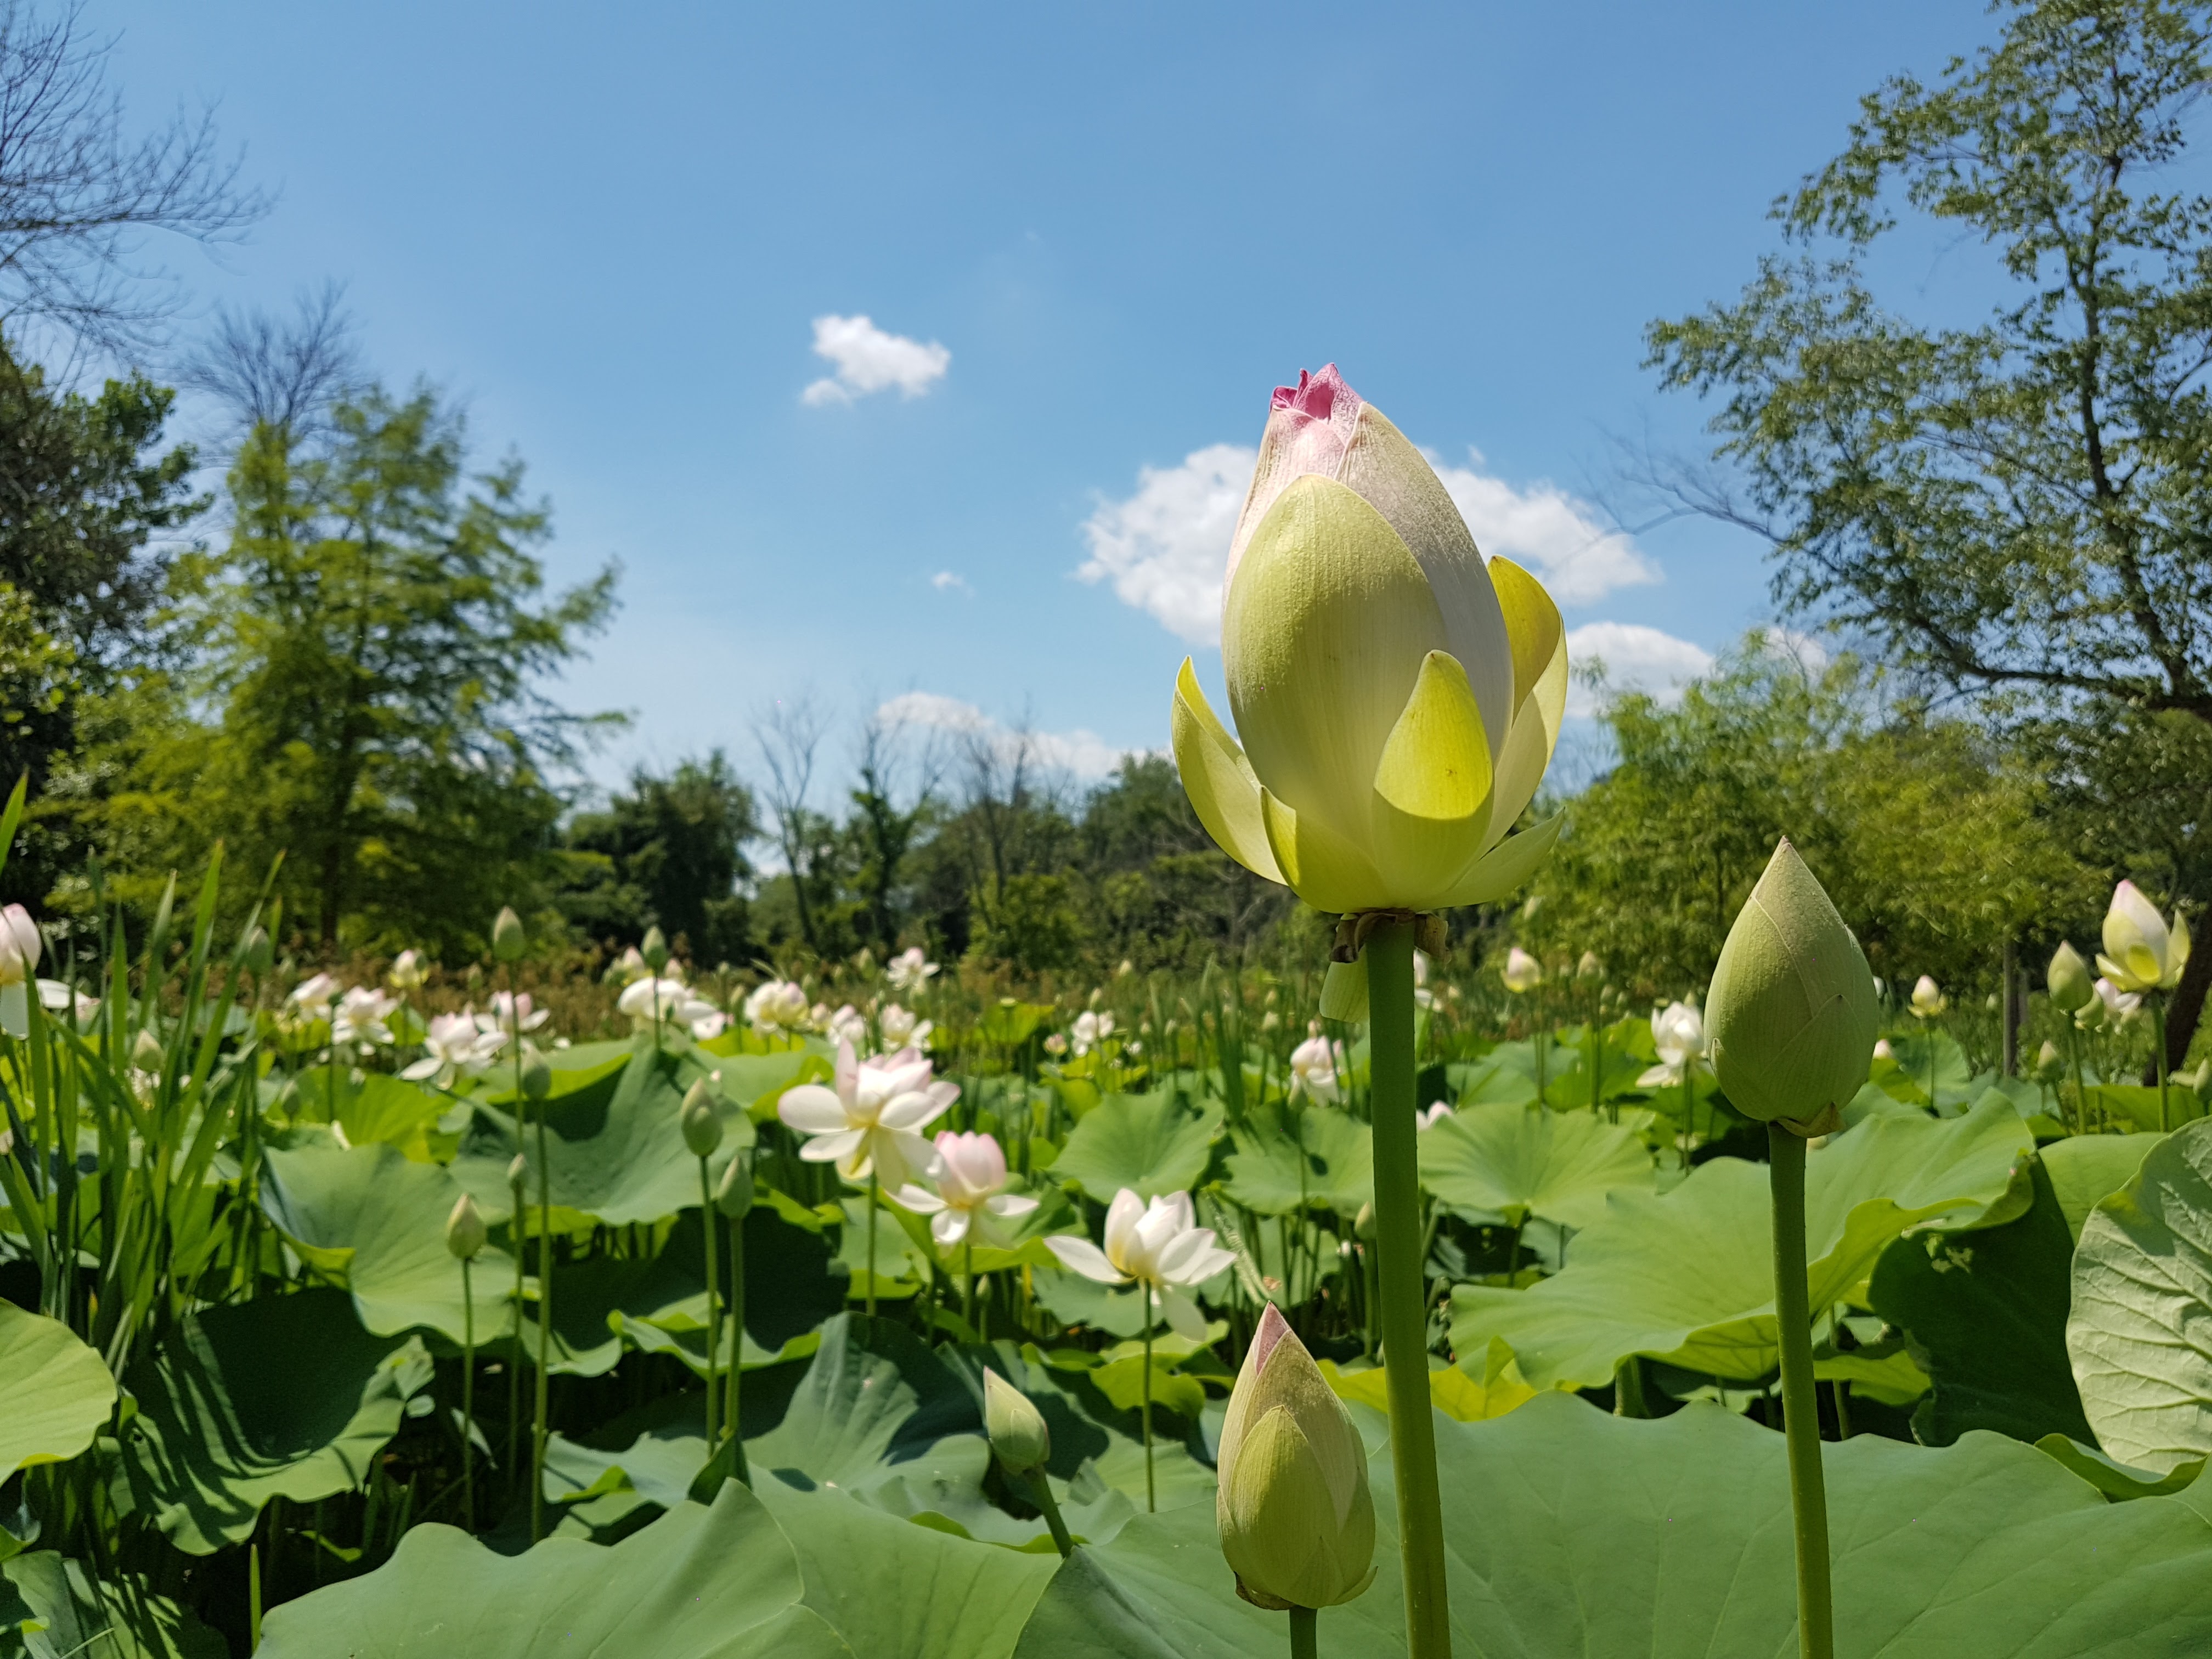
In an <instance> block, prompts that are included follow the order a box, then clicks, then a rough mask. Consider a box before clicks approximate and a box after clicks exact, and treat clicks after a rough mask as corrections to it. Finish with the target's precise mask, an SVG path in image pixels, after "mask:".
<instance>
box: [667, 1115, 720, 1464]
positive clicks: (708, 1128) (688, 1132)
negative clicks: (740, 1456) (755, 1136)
mask: <svg viewBox="0 0 2212 1659" xmlns="http://www.w3.org/2000/svg"><path fill="white" fill-rule="evenodd" d="M678 1127H681V1129H682V1130H683V1132H684V1146H685V1147H686V1149H688V1150H689V1151H690V1154H691V1156H692V1157H694V1158H697V1159H698V1160H699V1231H700V1236H701V1237H702V1240H703V1241H704V1248H705V1255H706V1258H707V1402H706V1403H707V1446H708V1450H709V1451H710V1452H711V1451H712V1450H713V1449H714V1444H715V1443H716V1441H717V1440H718V1439H719V1438H720V1436H719V1435H718V1434H717V1433H716V1431H715V1421H714V1413H715V1410H716V1408H717V1407H719V1405H720V1400H719V1399H718V1398H717V1392H718V1391H717V1386H716V1380H715V1376H714V1367H715V1363H716V1360H717V1358H719V1356H720V1353H721V1349H722V1301H721V1285H720V1266H719V1264H720V1260H721V1252H720V1250H718V1249H716V1248H715V1239H714V1217H715V1214H716V1211H715V1207H714V1177H713V1176H711V1175H710V1174H708V1170H707V1160H708V1158H712V1157H713V1156H714V1152H715V1149H716V1148H717V1147H719V1146H721V1144H722V1120H721V1119H720V1117H719V1116H717V1115H715V1112H714V1093H713V1091H711V1090H710V1089H708V1086H707V1079H705V1078H701V1079H698V1080H697V1081H696V1082H695V1083H693V1084H692V1085H691V1086H690V1088H689V1089H687V1090H686V1091H684V1107H683V1109H682V1110H681V1111H680V1112H679V1113H678Z"/></svg>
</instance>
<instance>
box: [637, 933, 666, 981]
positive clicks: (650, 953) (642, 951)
mask: <svg viewBox="0 0 2212 1659" xmlns="http://www.w3.org/2000/svg"><path fill="white" fill-rule="evenodd" d="M637 953H638V955H639V956H640V957H642V958H644V961H645V965H646V966H647V967H648V968H650V969H653V972H654V973H656V974H657V973H659V971H660V970H661V969H664V968H665V967H666V966H668V940H667V939H666V937H665V935H664V934H663V933H661V931H660V929H659V928H658V927H648V928H647V929H646V930H645V938H644V939H643V940H642V941H641V943H640V944H639V945H638V947H637Z"/></svg>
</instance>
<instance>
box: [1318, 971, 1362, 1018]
mask: <svg viewBox="0 0 2212 1659" xmlns="http://www.w3.org/2000/svg"><path fill="white" fill-rule="evenodd" d="M1321 1017H1322V1018H1323V1019H1335V1020H1341V1021H1343V1022H1344V1023H1345V1024H1347V1025H1357V1024H1360V1023H1361V1022H1362V1021H1364V1020H1365V1019H1366V1018H1367V959H1366V958H1365V957H1361V958H1360V959H1359V960H1358V961H1357V962H1332V963H1329V964H1328V973H1327V974H1325V975H1322V981H1321Z"/></svg>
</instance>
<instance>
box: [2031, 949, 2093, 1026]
mask: <svg viewBox="0 0 2212 1659" xmlns="http://www.w3.org/2000/svg"><path fill="white" fill-rule="evenodd" d="M2043 981H2044V983H2045V985H2047V986H2049V987H2051V1006H2052V1007H2054V1008H2057V1009H2060V1010H2063V1012H2066V1013H2069V1014H2070V1013H2073V1012H2075V1011H2076V1010H2078V1009H2080V1008H2081V1006H2082V1005H2083V1004H2085V1003H2087V1001H2088V1000H2090V999H2091V998H2093V997H2094V996H2095V995H2096V994H2097V991H2096V987H2094V986H2093V985H2092V984H2091V983H2090V982H2089V964H2088V963H2086V962H2084V961H2082V960H2081V952H2080V951H2076V950H2075V948H2074V947H2073V946H2072V945H2069V944H2067V943H2066V942H2065V941H2063V939H2062V940H2061V941H2060V942H2059V945H2058V948H2057V950H2056V951H2052V952H2051V967H2050V969H2049V971H2047V972H2046V973H2045V975H2044V976H2043Z"/></svg>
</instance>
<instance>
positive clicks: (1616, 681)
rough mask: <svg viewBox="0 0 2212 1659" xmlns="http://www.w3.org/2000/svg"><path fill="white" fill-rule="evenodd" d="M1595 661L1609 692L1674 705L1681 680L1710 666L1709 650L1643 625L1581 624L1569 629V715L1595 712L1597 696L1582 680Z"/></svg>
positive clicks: (1711, 657)
mask: <svg viewBox="0 0 2212 1659" xmlns="http://www.w3.org/2000/svg"><path fill="white" fill-rule="evenodd" d="M1593 659H1595V660H1596V661H1598V662H1601V663H1603V664H1604V665H1605V689H1606V690H1609V691H1649V692H1650V693H1652V694H1653V695H1654V696H1656V697H1657V698H1658V699H1659V700H1660V701H1661V702H1674V700H1675V698H1677V697H1679V696H1680V695H1681V692H1682V686H1683V684H1684V683H1685V682H1686V681H1689V680H1693V679H1696V678H1698V677H1699V675H1701V674H1703V673H1705V672H1706V671H1708V670H1710V669H1711V667H1712V665H1713V653H1711V652H1710V651H1707V650H1705V648H1704V647H1701V646H1696V645H1692V644H1691V643H1690V641H1687V640H1678V639H1676V638H1675V637H1674V635H1672V634H1662V633H1661V632H1660V631H1659V630H1658V629H1656V628H1647V627H1645V626H1644V624H1643V623H1617V622H1595V623H1583V625H1582V626H1581V627H1580V628H1571V629H1568V630H1567V661H1568V663H1569V665H1571V667H1572V668H1573V669H1574V671H1575V678H1574V679H1573V680H1572V681H1571V683H1570V684H1569V686H1568V689H1567V713H1568V714H1595V713H1597V710H1598V702H1599V698H1600V696H1601V694H1600V693H1599V692H1596V691H1594V690H1591V689H1590V688H1589V686H1588V685H1586V684H1583V679H1582V671H1583V669H1584V668H1585V667H1587V666H1588V665H1589V664H1590V662H1591V661H1592V660H1593Z"/></svg>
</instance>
